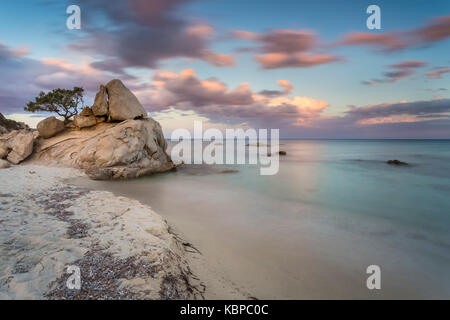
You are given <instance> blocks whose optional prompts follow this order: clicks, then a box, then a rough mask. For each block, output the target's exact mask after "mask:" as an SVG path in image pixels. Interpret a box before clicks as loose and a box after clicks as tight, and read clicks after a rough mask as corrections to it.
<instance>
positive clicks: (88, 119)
mask: <svg viewBox="0 0 450 320" xmlns="http://www.w3.org/2000/svg"><path fill="white" fill-rule="evenodd" d="M73 124H74V125H75V126H77V127H78V128H79V129H82V128H87V127H92V126H95V125H96V124H97V118H96V117H95V116H92V115H91V116H82V115H76V116H74V117H73Z"/></svg>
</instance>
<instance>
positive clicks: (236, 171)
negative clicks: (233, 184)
mask: <svg viewBox="0 0 450 320" xmlns="http://www.w3.org/2000/svg"><path fill="white" fill-rule="evenodd" d="M238 172H239V171H238V170H222V171H220V173H238Z"/></svg>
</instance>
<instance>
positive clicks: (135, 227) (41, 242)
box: [0, 164, 205, 299]
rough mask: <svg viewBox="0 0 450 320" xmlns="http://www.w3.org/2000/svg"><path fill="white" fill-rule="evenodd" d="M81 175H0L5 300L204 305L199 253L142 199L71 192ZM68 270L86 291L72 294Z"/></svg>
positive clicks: (22, 170) (36, 169) (39, 171)
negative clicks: (195, 267)
mask: <svg viewBox="0 0 450 320" xmlns="http://www.w3.org/2000/svg"><path fill="white" fill-rule="evenodd" d="M84 176H85V174H84V173H82V172H81V171H80V170H78V169H71V168H55V167H45V166H37V165H29V164H27V165H19V166H12V167H11V168H8V169H2V170H1V171H0V190H1V192H0V211H1V212H2V214H1V216H0V225H1V229H0V243H1V247H0V254H1V256H2V261H1V262H0V299H202V298H204V291H205V288H204V285H203V283H202V282H201V281H200V279H199V278H198V277H197V276H196V275H195V274H194V273H193V272H192V270H191V268H190V265H189V263H188V256H190V258H191V259H192V257H195V256H196V255H199V254H198V253H197V252H195V251H192V250H189V244H187V243H186V242H183V241H182V240H181V239H180V238H179V237H178V236H176V235H174V234H173V233H172V232H171V230H170V227H169V225H168V224H167V223H166V221H165V220H164V219H163V218H162V217H161V216H160V215H158V214H157V213H155V212H154V211H153V210H152V209H151V208H150V207H149V206H146V205H143V204H141V203H140V202H139V201H137V200H133V199H129V198H125V197H118V196H115V195H114V194H113V193H111V192H108V191H98V190H88V189H85V188H80V187H74V186H70V185H69V184H68V183H67V181H70V180H72V179H74V178H80V177H84ZM69 265H75V266H77V267H79V268H80V271H81V282H82V286H81V290H76V289H68V288H67V286H66V281H67V279H68V277H69V276H70V274H67V273H66V268H67V267H68V266H69Z"/></svg>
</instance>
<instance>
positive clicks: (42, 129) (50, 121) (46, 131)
mask: <svg viewBox="0 0 450 320" xmlns="http://www.w3.org/2000/svg"><path fill="white" fill-rule="evenodd" d="M37 130H38V132H39V135H40V136H41V137H43V138H45V139H48V138H51V137H53V136H55V135H56V134H58V133H60V132H61V131H63V130H64V121H61V120H58V119H56V118H55V117H48V118H46V119H44V120H42V121H40V122H39V123H38V124H37Z"/></svg>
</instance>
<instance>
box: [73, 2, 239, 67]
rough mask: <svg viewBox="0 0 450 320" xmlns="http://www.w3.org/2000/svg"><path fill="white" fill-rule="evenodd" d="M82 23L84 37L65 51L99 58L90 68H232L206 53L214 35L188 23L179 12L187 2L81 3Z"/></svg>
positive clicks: (224, 60) (225, 56)
mask: <svg viewBox="0 0 450 320" xmlns="http://www.w3.org/2000/svg"><path fill="white" fill-rule="evenodd" d="M80 2H81V5H82V6H83V8H86V9H84V10H83V12H86V15H87V22H86V23H84V26H85V28H83V30H84V32H85V33H84V36H83V37H82V38H81V39H78V41H77V42H76V43H72V44H70V45H69V47H70V48H71V49H72V50H75V51H78V52H86V53H89V54H94V55H97V56H99V57H101V60H100V61H98V62H96V63H94V64H93V67H96V68H99V69H102V70H106V71H113V72H116V73H118V74H121V73H122V74H123V73H125V71H124V69H125V68H129V67H141V68H150V69H154V68H157V67H158V65H159V63H160V62H162V61H164V60H168V59H173V58H189V59H198V60H202V61H205V62H207V63H209V64H211V65H214V66H217V67H227V66H232V65H234V60H233V57H232V56H231V55H228V54H223V53H217V52H214V51H213V50H211V49H210V45H211V43H212V41H213V36H214V34H215V30H214V28H213V27H212V26H209V25H207V24H204V23H198V22H194V21H190V20H188V19H187V18H185V17H183V16H182V15H181V14H179V9H180V8H181V7H182V6H183V5H184V4H186V3H189V2H192V1H190V0H152V1H146V0H131V1H108V0H99V1H95V2H94V1H87V0H81V1H80Z"/></svg>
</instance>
